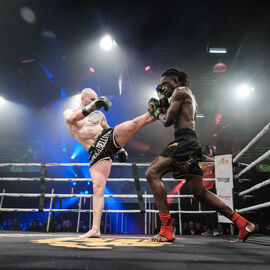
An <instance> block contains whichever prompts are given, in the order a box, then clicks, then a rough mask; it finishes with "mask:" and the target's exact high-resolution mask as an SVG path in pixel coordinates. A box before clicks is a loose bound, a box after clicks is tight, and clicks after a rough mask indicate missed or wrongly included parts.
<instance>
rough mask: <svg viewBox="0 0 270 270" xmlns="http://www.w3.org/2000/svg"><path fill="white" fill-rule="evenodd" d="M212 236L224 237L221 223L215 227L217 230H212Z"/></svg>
mask: <svg viewBox="0 0 270 270" xmlns="http://www.w3.org/2000/svg"><path fill="white" fill-rule="evenodd" d="M213 235H214V236H222V235H224V227H223V225H222V224H221V223H219V224H218V225H217V228H216V229H214V230H213Z"/></svg>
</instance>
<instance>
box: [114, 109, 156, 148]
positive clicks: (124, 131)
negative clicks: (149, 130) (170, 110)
mask: <svg viewBox="0 0 270 270" xmlns="http://www.w3.org/2000/svg"><path fill="white" fill-rule="evenodd" d="M156 120H157V118H156V117H155V116H153V115H151V114H150V113H145V114H143V115H140V116H138V117H136V118H134V119H132V120H129V121H126V122H123V123H121V124H119V125H117V126H115V128H114V139H115V141H116V143H117V144H118V145H119V146H123V145H125V144H126V143H128V142H129V141H130V140H131V139H132V138H133V137H134V136H135V135H136V133H138V132H139V131H140V129H142V128H143V127H144V126H146V125H148V124H150V123H152V122H154V121H156Z"/></svg>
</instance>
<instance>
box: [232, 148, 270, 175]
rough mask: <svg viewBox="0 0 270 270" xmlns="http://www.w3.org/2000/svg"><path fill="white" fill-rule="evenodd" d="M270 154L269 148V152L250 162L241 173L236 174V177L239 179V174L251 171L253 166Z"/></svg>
mask: <svg viewBox="0 0 270 270" xmlns="http://www.w3.org/2000/svg"><path fill="white" fill-rule="evenodd" d="M269 156H270V150H268V151H267V152H265V153H264V154H263V155H262V156H260V157H259V158H257V159H256V160H255V161H253V162H252V163H250V164H249V165H248V166H247V167H246V168H245V169H244V170H242V171H241V172H240V173H238V174H237V175H235V179H237V178H238V177H239V176H241V175H242V174H244V173H246V172H247V171H249V170H250V169H251V168H252V167H254V166H255V165H257V164H258V163H260V162H261V161H262V160H264V159H266V158H267V157H269Z"/></svg>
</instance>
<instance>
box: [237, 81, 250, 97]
mask: <svg viewBox="0 0 270 270" xmlns="http://www.w3.org/2000/svg"><path fill="white" fill-rule="evenodd" d="M252 91H254V87H252V86H250V85H248V84H243V85H240V86H238V87H237V88H236V93H237V96H238V97H240V98H246V97H248V96H250V94H251V92H252Z"/></svg>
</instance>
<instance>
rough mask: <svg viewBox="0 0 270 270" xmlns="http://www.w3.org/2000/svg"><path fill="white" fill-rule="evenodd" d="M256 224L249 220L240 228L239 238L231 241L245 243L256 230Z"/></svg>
mask: <svg viewBox="0 0 270 270" xmlns="http://www.w3.org/2000/svg"><path fill="white" fill-rule="evenodd" d="M254 230H255V225H254V224H253V223H251V222H248V223H247V225H246V226H245V228H243V229H240V230H239V235H238V239H236V240H234V241H231V242H233V243H244V242H245V241H246V240H247V239H248V238H249V236H250V235H251V234H252V233H253V232H254Z"/></svg>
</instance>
